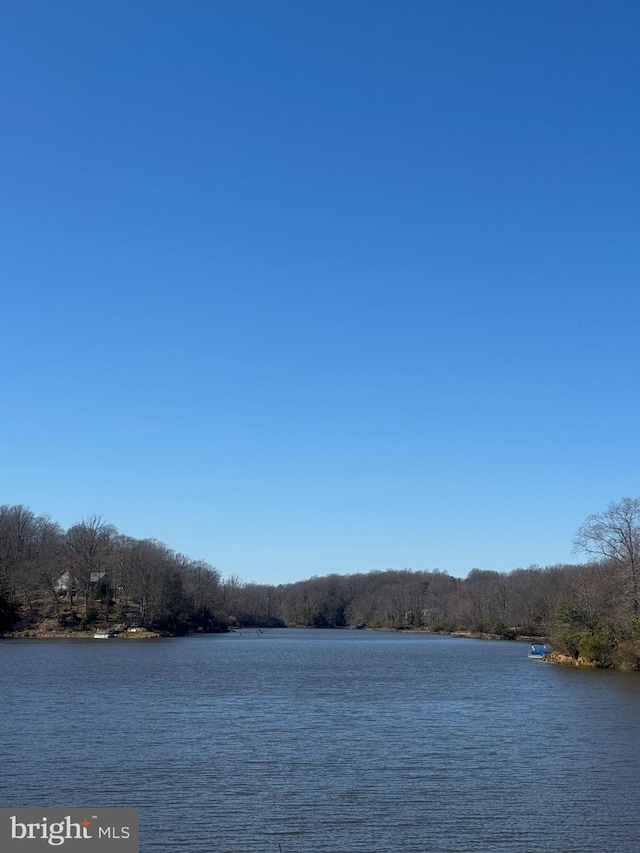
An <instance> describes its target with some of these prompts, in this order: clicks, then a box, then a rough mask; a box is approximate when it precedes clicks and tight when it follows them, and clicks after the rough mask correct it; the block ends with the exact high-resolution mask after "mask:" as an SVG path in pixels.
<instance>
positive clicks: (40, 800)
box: [0, 629, 640, 853]
mask: <svg viewBox="0 0 640 853" xmlns="http://www.w3.org/2000/svg"><path fill="white" fill-rule="evenodd" d="M527 650H528V647H527V646H526V645H523V644H519V643H507V642H483V641H478V640H465V639H456V638H451V637H439V636H430V635H426V634H393V633H376V632H371V631H333V630H326V631H323V630H292V629H289V630H269V631H266V632H264V633H263V634H260V633H258V632H256V631H252V630H245V631H244V632H243V633H240V632H237V633H232V634H229V635H209V636H198V637H187V638H182V639H175V640H163V641H130V642H125V641H117V640H112V641H108V642H104V641H103V642H98V641H95V640H87V641H83V640H68V641H67V640H55V641H42V640H41V641H38V640H33V641H30V640H16V641H12V640H2V641H0V715H1V717H0V726H1V730H0V806H8V807H21V806H59V807H91V806H95V807H106V806H133V807H138V808H139V809H140V828H141V847H140V849H141V853H280V851H282V853H383V851H384V853H386V851H391V850H392V851H394V852H395V851H397V853H473V851H498V853H500V851H504V853H507V851H508V853H516V851H517V853H555V851H557V853H573V851H575V853H637V851H638V850H640V809H639V806H640V736H639V735H640V675H636V674H623V673H610V672H602V671H593V670H578V669H573V668H561V667H555V666H551V665H548V664H544V663H541V662H538V661H531V660H529V659H528V658H527Z"/></svg>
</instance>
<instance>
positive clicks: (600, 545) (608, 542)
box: [574, 498, 640, 616]
mask: <svg viewBox="0 0 640 853" xmlns="http://www.w3.org/2000/svg"><path fill="white" fill-rule="evenodd" d="M574 550H575V551H577V552H582V553H584V554H590V555H591V556H594V557H596V558H598V559H600V560H609V561H611V563H612V565H615V566H617V567H618V568H619V569H620V571H621V576H622V578H623V581H624V584H625V587H626V590H627V595H628V597H629V600H630V604H631V609H632V611H633V614H634V616H637V615H638V613H639V611H640V600H639V596H638V585H639V575H640V498H622V500H620V501H614V502H613V503H610V504H609V506H608V507H607V509H606V510H605V511H604V512H596V513H593V514H592V515H590V516H589V517H588V518H587V519H586V520H585V521H584V523H583V524H582V525H581V526H580V528H579V529H578V532H577V534H576V537H575V540H574Z"/></svg>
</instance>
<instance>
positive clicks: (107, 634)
mask: <svg viewBox="0 0 640 853" xmlns="http://www.w3.org/2000/svg"><path fill="white" fill-rule="evenodd" d="M111 637H113V631H112V630H111V629H110V628H99V629H98V630H97V631H96V632H95V634H94V635H93V639H94V640H110V639H111Z"/></svg>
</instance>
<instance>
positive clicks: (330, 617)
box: [0, 498, 640, 670]
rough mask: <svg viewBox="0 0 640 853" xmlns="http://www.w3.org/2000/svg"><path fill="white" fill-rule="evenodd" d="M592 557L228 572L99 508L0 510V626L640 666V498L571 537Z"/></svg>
mask: <svg viewBox="0 0 640 853" xmlns="http://www.w3.org/2000/svg"><path fill="white" fill-rule="evenodd" d="M575 546H576V551H577V552H579V553H582V554H584V555H586V556H587V558H588V559H589V560H590V562H587V563H582V564H558V565H553V566H546V567H541V566H537V565H534V566H529V567H528V568H517V569H514V570H513V571H511V572H507V573H502V572H496V571H490V570H485V569H472V570H471V571H470V572H469V574H468V576H467V577H466V578H456V577H451V576H450V575H448V574H447V573H446V572H444V571H438V570H435V571H413V570H411V569H406V568H405V569H387V570H385V571H372V572H369V573H366V574H348V575H338V574H331V575H327V576H323V577H312V578H310V579H308V580H301V581H298V582H296V583H289V584H281V585H278V586H273V585H268V584H255V583H243V582H242V581H241V580H240V579H239V578H237V577H231V578H228V579H222V578H221V576H220V573H219V572H218V571H217V570H216V569H215V568H214V567H213V566H211V565H209V564H208V563H205V562H203V561H201V560H194V559H192V558H190V557H187V556H185V555H184V554H179V553H177V552H175V551H173V550H171V548H169V547H167V546H166V545H164V544H163V543H162V542H159V541H157V540H155V539H134V538H132V537H129V536H126V535H124V534H122V533H120V532H119V531H118V530H117V529H116V528H115V527H114V526H113V525H111V524H107V523H106V522H104V521H103V520H102V518H100V517H99V516H93V517H90V518H86V519H83V520H82V521H81V522H79V523H78V524H75V525H73V526H72V527H70V528H69V529H68V530H64V529H63V528H62V527H61V526H60V525H58V524H56V523H55V522H54V521H52V520H51V519H50V518H49V517H47V516H36V515H35V514H34V513H33V512H32V511H31V510H30V509H28V508H27V507H24V506H8V505H5V506H0V633H4V634H7V633H11V632H20V634H21V635H23V636H24V635H25V634H27V633H28V632H29V631H30V630H33V631H34V633H36V632H37V629H38V628H39V627H41V626H42V625H43V624H46V625H47V626H49V627H51V626H55V627H57V628H58V629H59V630H60V631H65V632H75V631H77V632H83V631H88V630H92V629H93V628H94V627H98V626H100V627H104V626H110V625H114V626H115V625H120V626H140V627H146V628H150V629H152V630H155V631H159V632H161V633H164V634H169V635H181V634H187V633H191V632H199V631H200V632H201V631H206V632H213V631H226V630H229V629H230V628H234V627H242V626H244V627H248V626H253V627H256V628H257V627H306V626H308V627H317V628H378V629H389V630H411V629H413V630H425V631H432V632H447V633H451V632H468V633H471V634H474V635H493V636H498V637H503V638H515V637H517V636H531V637H537V638H545V639H546V640H548V641H550V642H551V643H552V644H553V646H554V648H555V649H556V650H558V651H560V652H563V653H564V654H567V655H569V656H570V657H572V658H575V659H578V658H581V659H582V660H583V661H584V662H589V663H591V664H593V665H595V666H603V667H609V666H613V667H618V668H624V669H634V670H640V609H639V596H638V592H639V590H638V582H639V580H640V577H639V574H638V573H639V572H640V499H632V498H623V499H622V500H621V501H619V502H617V503H612V504H610V505H609V507H608V509H607V510H606V511H604V512H601V513H596V514H594V515H591V516H589V518H587V520H586V521H585V522H584V524H583V525H582V526H581V527H580V529H579V531H578V533H577V535H576V538H575Z"/></svg>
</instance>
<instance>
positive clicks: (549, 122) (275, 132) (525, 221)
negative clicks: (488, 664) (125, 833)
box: [0, 0, 640, 583]
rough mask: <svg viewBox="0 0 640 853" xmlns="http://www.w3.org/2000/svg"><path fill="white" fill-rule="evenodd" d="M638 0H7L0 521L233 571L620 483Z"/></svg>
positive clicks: (364, 563) (294, 567)
mask: <svg viewBox="0 0 640 853" xmlns="http://www.w3.org/2000/svg"><path fill="white" fill-rule="evenodd" d="M639 42H640V5H639V4H638V3H637V2H635V0H629V2H625V0H619V2H618V1H617V0H614V2H608V3H602V2H589V0H587V2H584V0H580V2H577V1H576V2H573V0H563V2H562V3H558V2H556V0H535V2H534V0H494V1H493V2H484V0H446V2H444V0H439V2H430V0H421V2H412V0H404V2H397V3H395V2H394V3H391V2H378V1H377V0H367V2H361V0H351V2H350V1H349V0H346V2H345V0H341V1H340V2H334V1H333V0H323V2H298V0H295V2H294V0H290V2H289V1H287V2H283V0H271V2H253V1H252V0H232V1H231V0H229V2H227V0H220V2H215V1H214V0H208V2H198V1H197V0H192V1H191V2H177V0H176V2H166V0H153V2H143V0H134V2H131V0H127V2H120V0H108V2H107V0H95V2H91V3H85V2H80V0H77V2H71V0H58V2H56V3H50V2H48V0H46V1H45V0H38V2H36V0H9V2H5V3H3V4H2V5H1V6H0V71H1V74H0V80H1V81H2V82H1V83H0V86H1V94H2V104H3V106H2V110H0V180H1V184H0V187H1V193H2V205H0V276H1V281H2V309H1V311H0V356H1V358H2V364H3V368H4V369H3V381H2V391H3V393H2V412H1V420H0V453H1V460H0V461H1V466H0V486H1V489H0V503H10V504H12V503H23V504H26V505H27V506H30V507H31V508H32V509H33V510H34V511H35V512H36V513H38V514H40V513H48V514H50V515H51V516H52V517H53V519H54V520H56V521H59V522H60V523H61V524H62V525H63V526H69V525H71V524H73V523H75V522H77V521H79V520H80V519H81V518H82V517H86V516H90V515H94V514H98V515H102V516H103V517H104V519H105V520H106V521H108V522H109V523H112V524H114V525H116V526H117V527H118V528H119V529H120V531H121V532H123V533H127V534H129V535H131V536H136V537H155V538H158V539H160V540H162V541H164V542H166V543H167V544H168V545H169V546H170V547H172V548H174V549H176V550H178V551H182V552H184V553H186V554H188V555H190V556H192V557H196V558H202V559H206V560H208V561H209V562H210V563H212V564H213V565H216V566H217V567H218V568H219V569H220V571H221V572H222V573H223V575H225V576H228V575H231V574H235V575H238V576H239V577H240V578H241V579H243V580H245V581H259V582H263V581H264V582H272V583H282V582H287V581H290V580H297V579H302V578H306V577H309V576H312V575H322V574H327V573H329V572H341V573H346V572H358V571H370V570H373V569H384V568H388V567H394V568H404V567H411V568H414V569H433V568H436V567H438V568H440V569H443V570H447V571H449V572H450V573H451V574H454V575H460V576H464V575H466V574H467V572H468V571H469V570H470V569H471V568H474V567H480V568H485V569H497V570H499V571H508V570H511V569H513V568H516V567H518V566H527V565H529V564H532V563H539V564H541V565H548V564H552V563H556V562H567V561H572V560H574V559H575V557H574V556H572V554H571V547H572V540H573V536H574V533H575V530H576V528H577V527H578V525H579V524H580V523H581V522H582V521H583V519H584V518H585V516H586V515H588V514H589V513H591V512H594V511H598V510H600V509H603V508H604V507H606V505H607V504H608V503H609V502H610V501H611V500H616V499H618V498H620V497H622V496H625V495H630V496H634V497H635V496H637V495H638V494H640V488H638V471H639V462H640V453H639V444H638V432H637V424H638V415H639V409H640V405H639V401H638V366H639V365H638V361H639V359H638V350H639V348H638V341H637V329H636V321H637V316H638V309H639V307H640V306H639V301H640V300H639V287H638V279H639V276H638V273H639V269H640V263H639V262H640V241H639V233H640V232H639V225H640V216H639V206H638V199H639V198H640V186H639V183H640V181H639V178H640V168H639V165H638V162H639V158H638V151H640V112H639V103H640V102H639V100H638V92H639V91H640V59H639V54H638V44H639Z"/></svg>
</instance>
